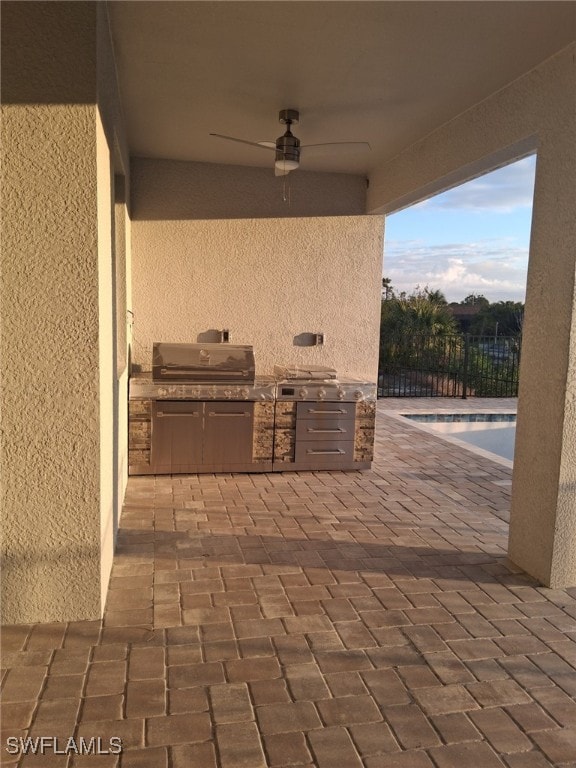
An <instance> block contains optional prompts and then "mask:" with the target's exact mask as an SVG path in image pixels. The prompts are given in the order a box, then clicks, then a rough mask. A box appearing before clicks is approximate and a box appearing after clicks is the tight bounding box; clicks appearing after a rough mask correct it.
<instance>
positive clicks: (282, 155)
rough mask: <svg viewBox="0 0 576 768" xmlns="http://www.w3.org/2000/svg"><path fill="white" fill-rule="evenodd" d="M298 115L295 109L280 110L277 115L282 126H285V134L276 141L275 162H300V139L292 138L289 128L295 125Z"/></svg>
mask: <svg viewBox="0 0 576 768" xmlns="http://www.w3.org/2000/svg"><path fill="white" fill-rule="evenodd" d="M299 117H300V115H299V113H298V110H296V109H282V110H281V111H280V113H279V115H278V119H279V121H280V122H281V123H282V125H285V126H287V127H286V132H285V133H284V134H283V135H282V136H279V137H278V138H277V139H276V160H277V161H284V162H287V161H293V162H295V163H298V162H299V161H300V139H297V138H296V136H293V135H292V133H291V131H290V126H291V125H292V124H293V123H297V122H298V119H299Z"/></svg>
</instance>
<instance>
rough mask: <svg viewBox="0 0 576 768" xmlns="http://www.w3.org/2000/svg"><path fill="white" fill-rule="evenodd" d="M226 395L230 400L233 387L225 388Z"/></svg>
mask: <svg viewBox="0 0 576 768" xmlns="http://www.w3.org/2000/svg"><path fill="white" fill-rule="evenodd" d="M224 397H225V398H227V399H228V400H230V398H231V397H232V390H231V389H225V390H224Z"/></svg>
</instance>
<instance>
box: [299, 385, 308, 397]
mask: <svg viewBox="0 0 576 768" xmlns="http://www.w3.org/2000/svg"><path fill="white" fill-rule="evenodd" d="M298 395H299V397H300V399H301V400H305V399H306V396H307V395H308V390H307V389H306V387H301V389H300V391H299V392H298Z"/></svg>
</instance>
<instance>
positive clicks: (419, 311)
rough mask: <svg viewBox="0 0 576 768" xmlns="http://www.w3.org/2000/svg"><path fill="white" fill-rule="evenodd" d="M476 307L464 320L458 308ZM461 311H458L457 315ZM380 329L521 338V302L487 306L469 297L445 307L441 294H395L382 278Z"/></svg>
mask: <svg viewBox="0 0 576 768" xmlns="http://www.w3.org/2000/svg"><path fill="white" fill-rule="evenodd" d="M463 307H465V308H471V307H476V308H477V311H476V312H474V313H473V314H468V315H467V316H466V323H465V326H464V321H463V319H462V315H463V314H464V313H463V312H462V311H461V308H463ZM459 310H460V311H459ZM381 320H382V325H383V326H384V327H385V329H387V330H389V331H394V332H396V331H401V330H405V331H407V332H418V333H428V334H432V335H434V336H447V335H454V334H458V333H461V332H468V333H471V334H473V335H475V336H514V337H517V338H519V337H520V336H521V335H522V323H523V320H524V304H523V303H522V302H520V301H497V302H490V301H488V299H487V298H486V297H485V296H483V295H482V294H475V293H471V294H470V295H468V296H466V298H464V299H463V300H462V301H460V302H452V303H450V304H449V303H448V301H447V300H446V297H445V295H444V294H443V293H442V291H439V290H434V289H431V288H429V287H428V286H425V287H424V288H420V286H416V288H415V289H414V291H413V292H412V293H411V294H407V293H406V292H405V291H402V292H400V293H397V292H396V290H395V289H394V287H393V286H392V284H391V280H390V278H389V277H383V278H382V317H381Z"/></svg>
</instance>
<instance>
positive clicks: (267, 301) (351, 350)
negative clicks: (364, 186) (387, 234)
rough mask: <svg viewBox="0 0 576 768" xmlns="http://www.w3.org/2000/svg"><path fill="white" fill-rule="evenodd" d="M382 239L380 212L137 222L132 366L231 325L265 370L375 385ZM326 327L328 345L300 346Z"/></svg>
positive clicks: (236, 338) (236, 337)
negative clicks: (322, 368)
mask: <svg viewBox="0 0 576 768" xmlns="http://www.w3.org/2000/svg"><path fill="white" fill-rule="evenodd" d="M382 236H383V219H382V217H380V216H373V217H372V216H359V217H353V216H344V217H325V218H314V217H312V218H298V219H245V220H241V219H235V220H226V221H162V222H160V221H145V222H142V221H136V222H133V274H132V279H133V297H134V312H135V333H134V338H135V362H137V363H141V364H143V365H144V366H149V364H150V358H151V350H152V343H153V342H154V341H171V342H196V341H201V340H207V336H206V333H207V332H208V331H210V330H212V329H222V328H228V329H229V330H230V333H231V341H232V342H233V343H241V344H253V345H254V353H255V357H256V362H257V371H258V373H260V374H262V373H272V372H273V366H274V364H275V363H283V362H295V363H305V364H312V365H330V366H333V367H335V368H336V369H337V370H338V371H339V373H341V374H342V375H350V376H357V377H364V378H367V379H369V380H371V381H375V377H376V373H377V357H378V348H377V345H378V341H377V340H378V331H379V299H380V276H381V260H382ZM320 331H322V332H323V333H325V334H326V343H325V345H324V346H323V347H311V346H307V347H304V346H297V342H295V337H298V336H299V335H300V334H305V333H316V332H320Z"/></svg>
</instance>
